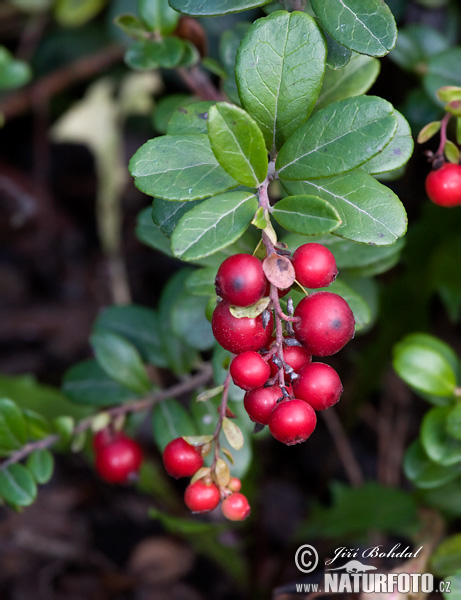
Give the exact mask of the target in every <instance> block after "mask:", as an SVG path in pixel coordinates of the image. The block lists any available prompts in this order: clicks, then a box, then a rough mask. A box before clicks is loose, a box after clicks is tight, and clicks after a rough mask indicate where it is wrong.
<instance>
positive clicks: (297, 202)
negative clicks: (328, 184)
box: [272, 196, 341, 235]
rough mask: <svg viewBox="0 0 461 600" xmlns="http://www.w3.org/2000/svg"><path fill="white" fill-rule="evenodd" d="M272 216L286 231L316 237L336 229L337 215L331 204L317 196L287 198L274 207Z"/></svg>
mask: <svg viewBox="0 0 461 600" xmlns="http://www.w3.org/2000/svg"><path fill="white" fill-rule="evenodd" d="M272 216H273V217H274V219H275V220H276V221H277V223H279V224H280V225H281V226H282V227H284V228H285V229H288V231H293V232H294V233H300V234H301V235H317V234H322V233H328V232H329V231H333V230H334V229H337V228H338V227H339V225H340V224H341V219H340V217H339V214H338V212H337V210H336V209H335V208H333V206H331V204H329V203H328V202H326V201H325V200H322V198H318V197H317V196H288V197H287V198H283V199H282V200H279V202H277V204H276V205H275V206H274V209H273V212H272Z"/></svg>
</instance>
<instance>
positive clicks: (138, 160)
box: [129, 135, 238, 200]
mask: <svg viewBox="0 0 461 600" xmlns="http://www.w3.org/2000/svg"><path fill="white" fill-rule="evenodd" d="M129 168H130V172H131V174H132V175H133V177H134V178H135V184H136V187H137V188H138V189H140V190H141V192H144V193H145V194H148V195H149V196H158V197H160V198H165V199H166V200H200V199H201V198H206V197H207V196H212V195H214V194H219V193H220V192H224V191H226V190H228V189H230V188H233V187H236V186H237V185H238V182H237V181H235V179H234V178H233V177H231V176H230V175H228V174H227V173H226V171H225V170H224V169H223V168H222V167H221V166H220V165H219V163H218V161H217V160H216V157H215V155H214V154H213V151H212V149H211V146H210V142H209V141H208V136H206V135H184V136H179V135H165V136H162V137H157V138H155V139H153V140H150V141H148V142H147V143H146V144H144V145H143V146H141V148H140V149H139V150H138V151H137V152H136V154H135V155H134V156H133V157H132V159H131V160H130V165H129Z"/></svg>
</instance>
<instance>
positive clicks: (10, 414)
mask: <svg viewBox="0 0 461 600" xmlns="http://www.w3.org/2000/svg"><path fill="white" fill-rule="evenodd" d="M26 441H27V424H26V421H25V419H24V416H23V414H22V412H21V410H20V409H19V407H18V406H17V405H16V404H15V403H14V402H12V401H11V400H8V399H7V398H1V399H0V450H1V451H3V452H8V451H10V450H17V449H18V448H21V446H23V445H24V444H25V443H26Z"/></svg>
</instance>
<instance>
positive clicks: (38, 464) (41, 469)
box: [26, 450, 54, 484]
mask: <svg viewBox="0 0 461 600" xmlns="http://www.w3.org/2000/svg"><path fill="white" fill-rule="evenodd" d="M26 465H27V468H28V469H29V471H30V472H31V473H32V475H33V477H34V479H35V481H36V482H37V483H42V484H43V483H47V482H48V481H49V480H50V479H51V476H52V475H53V469H54V459H53V455H52V454H51V452H50V451H49V450H35V452H32V454H30V455H29V457H28V458H27V463H26Z"/></svg>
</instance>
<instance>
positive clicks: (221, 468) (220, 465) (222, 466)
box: [215, 458, 231, 487]
mask: <svg viewBox="0 0 461 600" xmlns="http://www.w3.org/2000/svg"><path fill="white" fill-rule="evenodd" d="M215 475H216V480H217V482H218V484H219V485H220V486H222V487H226V486H227V484H228V483H229V481H230V477H231V475H230V470H229V465H228V464H227V463H226V462H224V460H223V459H222V458H218V460H217V461H216V466H215Z"/></svg>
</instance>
